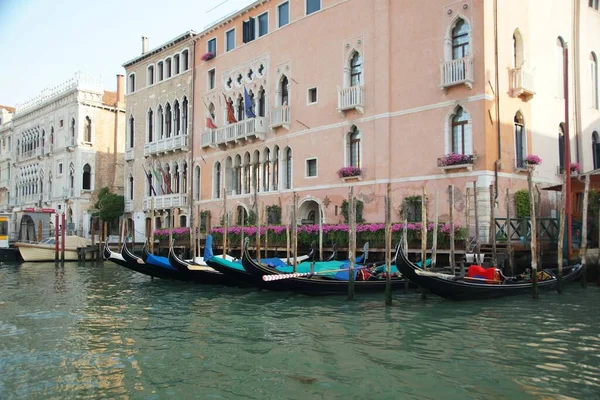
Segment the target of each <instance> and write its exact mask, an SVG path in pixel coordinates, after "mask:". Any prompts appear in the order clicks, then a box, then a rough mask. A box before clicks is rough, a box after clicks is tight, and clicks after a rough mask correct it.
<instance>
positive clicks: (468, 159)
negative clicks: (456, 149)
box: [438, 153, 475, 167]
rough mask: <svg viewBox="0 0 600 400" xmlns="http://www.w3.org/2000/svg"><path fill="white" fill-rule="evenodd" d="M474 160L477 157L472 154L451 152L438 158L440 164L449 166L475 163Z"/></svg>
mask: <svg viewBox="0 0 600 400" xmlns="http://www.w3.org/2000/svg"><path fill="white" fill-rule="evenodd" d="M473 161H475V157H474V156H473V155H472V154H457V153H451V154H446V155H445V156H444V157H441V158H440V159H439V160H438V165H439V166H440V167H447V166H450V165H461V164H473Z"/></svg>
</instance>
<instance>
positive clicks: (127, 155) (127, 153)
mask: <svg viewBox="0 0 600 400" xmlns="http://www.w3.org/2000/svg"><path fill="white" fill-rule="evenodd" d="M132 160H133V147H130V148H128V149H127V150H125V161H132Z"/></svg>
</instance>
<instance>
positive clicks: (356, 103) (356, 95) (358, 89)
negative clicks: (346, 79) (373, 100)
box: [338, 86, 365, 113]
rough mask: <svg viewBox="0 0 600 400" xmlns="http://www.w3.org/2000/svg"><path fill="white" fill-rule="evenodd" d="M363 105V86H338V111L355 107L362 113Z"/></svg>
mask: <svg viewBox="0 0 600 400" xmlns="http://www.w3.org/2000/svg"><path fill="white" fill-rule="evenodd" d="M364 106H365V87H364V86H351V87H348V88H338V111H339V112H342V111H348V110H352V109H356V110H357V111H358V112H360V113H363V112H364Z"/></svg>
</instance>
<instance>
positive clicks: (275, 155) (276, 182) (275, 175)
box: [273, 146, 279, 190]
mask: <svg viewBox="0 0 600 400" xmlns="http://www.w3.org/2000/svg"><path fill="white" fill-rule="evenodd" d="M273 190H279V146H275V147H273Z"/></svg>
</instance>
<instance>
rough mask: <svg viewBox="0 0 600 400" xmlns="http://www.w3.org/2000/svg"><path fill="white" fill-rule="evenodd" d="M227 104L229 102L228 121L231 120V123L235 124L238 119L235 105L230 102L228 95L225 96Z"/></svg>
mask: <svg viewBox="0 0 600 400" xmlns="http://www.w3.org/2000/svg"><path fill="white" fill-rule="evenodd" d="M223 97H225V93H223ZM225 104H227V122H229V123H230V124H235V123H236V122H237V119H235V114H234V112H233V106H232V105H231V103H230V102H228V101H227V97H225Z"/></svg>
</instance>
